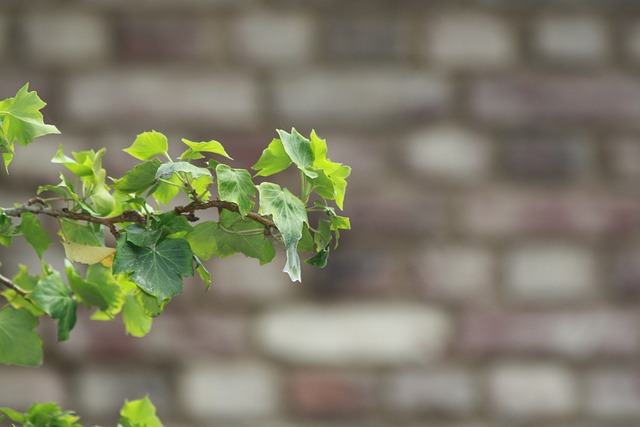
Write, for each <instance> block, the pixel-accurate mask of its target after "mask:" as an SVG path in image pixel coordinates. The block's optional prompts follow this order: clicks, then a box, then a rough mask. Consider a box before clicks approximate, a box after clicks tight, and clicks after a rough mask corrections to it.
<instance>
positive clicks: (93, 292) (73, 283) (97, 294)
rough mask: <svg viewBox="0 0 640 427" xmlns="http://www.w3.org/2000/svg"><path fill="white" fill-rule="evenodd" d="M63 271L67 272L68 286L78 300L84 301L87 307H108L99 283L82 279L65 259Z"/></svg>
mask: <svg viewBox="0 0 640 427" xmlns="http://www.w3.org/2000/svg"><path fill="white" fill-rule="evenodd" d="M64 271H65V273H66V274H67V280H68V281H69V286H70V287H71V289H72V290H73V292H75V294H76V297H77V298H78V299H80V301H82V302H84V303H85V304H86V305H87V306H88V307H92V306H94V305H95V306H98V307H99V308H100V310H106V309H107V308H109V302H108V301H107V299H106V298H105V297H104V295H103V294H102V291H101V286H100V285H99V284H97V283H92V282H89V281H88V280H84V279H83V278H82V277H80V275H79V274H78V273H77V272H76V270H75V268H73V265H72V264H71V263H70V262H68V261H65V269H64Z"/></svg>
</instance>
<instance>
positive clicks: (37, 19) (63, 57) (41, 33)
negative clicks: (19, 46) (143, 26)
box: [23, 11, 111, 66]
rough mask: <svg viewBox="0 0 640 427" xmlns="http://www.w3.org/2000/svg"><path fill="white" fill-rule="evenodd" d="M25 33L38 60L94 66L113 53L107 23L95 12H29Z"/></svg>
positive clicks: (31, 50) (56, 63)
mask: <svg viewBox="0 0 640 427" xmlns="http://www.w3.org/2000/svg"><path fill="white" fill-rule="evenodd" d="M23 32H24V36H25V46H26V49H27V53H28V55H29V58H30V59H31V60H33V61H34V62H37V63H44V64H53V65H64V66H70V65H73V66H75V65H81V66H91V65H95V64H96V63H100V62H103V61H104V60H106V59H107V58H108V57H109V55H110V53H111V52H110V51H111V40H110V38H109V28H108V26H107V23H106V22H105V21H103V20H102V19H101V18H100V17H99V16H97V15H94V14H89V13H85V12H80V11H61V12H53V13H52V12H49V13H46V14H45V13H37V14H33V15H28V16H27V17H25V20H24V25H23Z"/></svg>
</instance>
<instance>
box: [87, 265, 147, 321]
mask: <svg viewBox="0 0 640 427" xmlns="http://www.w3.org/2000/svg"><path fill="white" fill-rule="evenodd" d="M121 277H124V276H121ZM121 277H118V279H121ZM86 281H87V282H89V283H95V284H96V285H97V286H98V287H99V291H100V294H101V295H102V297H103V298H104V300H105V301H106V302H107V308H106V309H105V310H101V311H99V312H97V314H98V315H97V316H96V315H94V317H95V318H101V317H103V316H102V315H104V318H107V319H113V318H114V317H115V315H116V314H118V313H119V312H120V310H121V309H122V305H123V304H124V293H125V291H128V290H134V289H136V288H137V287H136V285H135V284H134V283H133V282H130V281H127V280H117V279H116V278H115V277H114V276H113V274H112V273H111V268H109V267H105V266H103V265H102V264H93V265H90V266H89V268H87V274H86Z"/></svg>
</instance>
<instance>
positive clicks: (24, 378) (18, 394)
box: [0, 365, 68, 411]
mask: <svg viewBox="0 0 640 427" xmlns="http://www.w3.org/2000/svg"><path fill="white" fill-rule="evenodd" d="M0 401H1V405H2V406H3V407H4V406H8V407H10V408H12V409H15V410H20V411H24V410H26V409H27V408H28V407H29V406H31V405H32V404H33V403H34V402H59V403H60V404H62V405H64V404H65V403H67V402H68V395H67V387H66V385H65V383H64V378H63V376H62V375H61V374H60V373H59V372H57V371H55V370H52V369H51V368H46V367H41V368H38V369H35V368H22V367H9V366H5V365H0Z"/></svg>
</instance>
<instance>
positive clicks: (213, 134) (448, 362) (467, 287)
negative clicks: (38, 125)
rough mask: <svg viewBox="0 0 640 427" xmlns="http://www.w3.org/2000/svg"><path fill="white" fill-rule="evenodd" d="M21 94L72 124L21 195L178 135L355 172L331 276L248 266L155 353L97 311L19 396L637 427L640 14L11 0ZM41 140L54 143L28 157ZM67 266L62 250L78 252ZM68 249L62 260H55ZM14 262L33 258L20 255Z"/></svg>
mask: <svg viewBox="0 0 640 427" xmlns="http://www.w3.org/2000/svg"><path fill="white" fill-rule="evenodd" d="M1 3H2V4H1V7H0V97H2V98H4V97H7V96H11V95H13V94H14V93H15V92H16V90H17V89H18V88H19V87H20V86H21V85H22V84H24V83H25V82H27V81H29V82H31V87H32V88H33V89H35V90H37V91H38V92H39V94H40V95H41V96H42V97H43V98H44V99H45V100H46V101H47V102H48V104H49V105H48V107H47V108H46V109H45V115H46V118H47V120H48V121H49V122H51V123H54V124H56V125H57V126H58V127H59V128H60V130H61V131H62V135H61V136H51V137H47V138H46V139H45V140H43V141H41V142H40V143H39V144H38V147H39V148H30V149H28V150H27V151H23V149H19V151H18V153H17V157H16V160H15V163H14V166H13V168H12V172H11V175H9V176H7V175H5V174H2V175H1V176H0V206H8V205H10V204H11V203H13V202H21V201H24V200H27V199H28V198H29V197H31V196H33V195H34V194H35V190H36V188H37V185H38V184H44V183H56V182H57V181H58V179H57V176H58V173H59V169H58V168H56V167H55V166H52V165H50V164H49V163H48V161H49V159H50V158H51V157H52V156H53V154H54V153H55V151H56V149H57V147H58V144H59V143H63V144H64V145H65V146H66V147H68V148H67V150H81V149H88V148H94V149H97V148H99V147H102V146H106V147H107V148H108V152H107V156H106V158H105V166H106V168H107V170H108V171H109V172H110V174H111V175H112V176H114V177H119V176H121V174H122V173H123V172H124V171H125V170H128V169H129V168H130V167H132V165H133V163H132V162H131V161H130V160H129V159H128V158H127V157H126V156H125V155H124V154H123V153H122V151H121V149H122V148H124V147H126V146H128V145H130V144H131V143H132V141H133V139H134V138H135V135H136V134H137V133H140V132H142V131H145V130H152V129H155V130H158V131H162V132H164V133H166V134H168V135H169V136H170V138H171V140H173V141H174V142H178V141H179V138H181V137H185V138H189V139H191V140H208V139H213V138H215V139H218V140H220V141H222V142H223V143H224V144H225V145H226V147H227V150H228V151H229V152H230V153H231V154H232V155H233V156H234V157H235V158H236V162H235V163H234V165H235V166H236V167H249V166H251V165H252V164H253V162H255V160H257V158H258V157H259V155H260V153H261V151H262V149H263V148H264V147H265V146H266V144H267V143H268V142H269V141H270V140H271V138H272V137H274V136H275V131H274V130H275V129H276V128H284V129H288V128H291V127H292V126H295V127H296V128H297V129H299V130H301V131H303V133H306V132H309V131H310V130H311V129H312V128H313V129H315V130H316V131H317V132H318V134H319V135H321V136H322V137H325V138H327V140H328V142H329V150H330V154H331V157H332V158H333V159H335V160H337V161H341V162H344V163H347V164H349V165H352V166H353V175H352V177H351V181H350V185H349V188H348V191H347V200H346V206H345V214H346V215H348V216H351V217H352V224H353V230H352V231H350V232H345V233H343V235H342V240H341V246H340V248H339V249H338V250H337V251H336V252H335V253H333V254H332V256H331V260H330V263H329V266H328V267H327V268H326V269H324V270H320V271H316V270H313V269H312V268H310V267H309V268H307V267H305V270H304V272H303V277H304V281H303V284H302V285H299V284H292V283H290V282H289V281H288V279H287V277H286V275H284V274H283V273H282V272H281V271H280V270H281V266H282V265H283V258H282V254H280V255H278V258H277V260H276V262H275V263H274V264H272V265H267V266H264V267H259V266H258V265H257V263H254V262H253V260H247V259H245V258H243V257H242V256H237V257H232V258H230V259H226V260H222V261H219V260H215V261H212V262H211V263H210V265H209V267H210V270H211V271H212V273H213V278H214V279H213V281H214V284H213V286H212V288H211V289H210V290H209V291H208V292H207V293H205V292H204V287H203V286H202V285H201V284H198V283H195V282H194V283H193V284H192V283H187V286H186V287H185V291H184V293H183V295H180V296H179V297H178V298H176V299H175V300H174V301H173V302H172V303H171V304H170V305H169V306H168V308H167V309H166V312H165V314H164V315H163V316H161V317H160V318H158V319H157V320H156V321H155V323H154V327H153V329H152V332H151V333H150V334H149V336H148V337H146V338H144V339H136V338H132V337H128V336H125V334H124V328H123V327H122V325H121V324H120V323H119V322H110V323H101V322H96V321H91V320H89V318H88V317H89V316H88V313H86V312H84V311H83V312H82V313H80V314H81V315H80V321H79V323H78V325H77V327H76V329H75V330H74V331H73V334H72V338H71V340H70V341H68V342H65V343H63V344H55V343H54V342H53V341H54V340H55V329H54V325H51V324H48V323H46V322H45V323H44V324H42V325H41V328H42V332H43V334H44V336H45V341H46V342H47V344H46V347H47V349H46V362H45V364H44V366H43V367H42V368H40V369H27V368H16V367H0V406H7V405H9V406H14V407H17V408H24V407H26V406H28V405H29V404H30V403H31V402H32V401H34V400H39V401H43V400H56V401H59V402H61V403H62V404H64V405H65V406H67V407H69V408H73V409H76V410H77V411H79V412H80V413H81V415H83V420H84V422H86V424H87V425H93V424H102V425H114V424H115V420H116V419H117V410H118V408H119V407H120V405H121V404H122V402H123V401H124V400H125V399H135V398H139V397H141V396H143V395H144V394H147V393H148V394H149V395H150V397H151V398H152V400H153V401H154V402H155V403H156V405H157V406H158V410H159V414H160V416H161V417H162V418H163V420H164V421H165V425H167V426H175V427H208V426H215V427H233V426H235V427H248V426H252V427H258V426H259V427H293V426H305V427H306V426H309V427H347V426H349V427H360V426H362V427H418V426H421V427H423V426H425V427H534V426H535V427H623V426H624V427H632V426H638V425H640V362H639V361H640V310H639V308H640V185H639V184H640V74H639V72H640V2H638V1H633V0H585V1H574V0H542V1H530V0H509V1H507V0H466V1H437V0H422V1H421V0H371V1H364V0H363V1H360V0H353V1H344V0H343V1H337V0H307V1H294V0H136V1H125V0H85V1H80V0H48V1H46V0H29V1H24V0H2V1H1ZM32 147H35V146H32ZM57 254H58V255H59V254H60V251H59V250H58V252H57ZM55 255H56V253H55V252H54V253H53V254H52V256H51V257H52V258H51V259H50V261H51V262H54V263H55V262H59V260H58V261H56V260H55ZM0 259H1V260H2V264H3V266H2V268H3V273H4V274H5V275H13V274H14V273H15V272H16V271H17V264H18V263H23V264H36V263H37V260H36V258H35V257H34V255H33V254H32V251H30V250H28V249H27V248H24V247H22V246H20V245H18V246H17V247H16V248H12V249H11V250H7V249H1V250H0Z"/></svg>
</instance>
